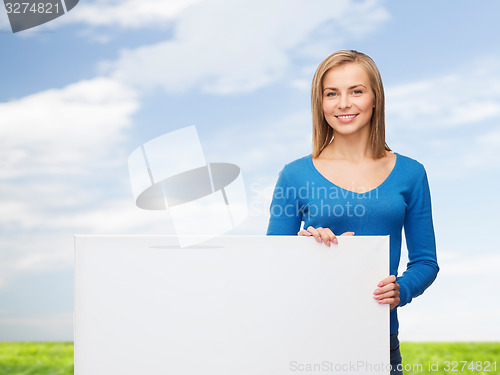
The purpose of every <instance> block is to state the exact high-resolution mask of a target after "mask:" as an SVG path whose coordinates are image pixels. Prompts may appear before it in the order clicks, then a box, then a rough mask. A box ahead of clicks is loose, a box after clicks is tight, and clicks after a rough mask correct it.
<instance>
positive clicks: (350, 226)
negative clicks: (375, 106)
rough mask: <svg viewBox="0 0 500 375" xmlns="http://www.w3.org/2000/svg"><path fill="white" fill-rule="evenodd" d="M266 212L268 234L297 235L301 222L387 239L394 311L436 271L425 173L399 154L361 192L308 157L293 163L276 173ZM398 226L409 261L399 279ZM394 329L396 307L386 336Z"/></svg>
mask: <svg viewBox="0 0 500 375" xmlns="http://www.w3.org/2000/svg"><path fill="white" fill-rule="evenodd" d="M270 211H271V218H270V220H269V226H268V229H267V234H268V235H296V234H297V232H298V231H299V230H300V227H301V224H302V222H303V223H304V228H308V227H309V226H313V227H314V228H317V227H323V228H330V229H331V230H332V232H333V233H335V234H341V233H344V232H348V231H352V232H355V235H389V236H390V273H391V275H395V276H397V282H398V284H399V285H400V289H399V292H400V295H399V298H400V303H399V305H398V307H402V306H404V305H406V304H407V303H410V302H411V300H412V299H413V298H415V297H417V296H418V295H420V294H422V293H423V292H424V290H425V289H426V288H427V287H428V286H429V285H431V283H432V282H433V281H434V279H435V278H436V275H437V273H438V271H439V267H438V264H437V259H436V242H435V236H434V227H433V223H432V210H431V197H430V191H429V184H428V181H427V174H426V172H425V169H424V166H423V165H422V164H420V163H419V162H417V161H416V160H414V159H411V158H409V157H406V156H403V155H400V154H398V153H396V164H395V166H394V168H393V169H392V171H391V173H390V174H389V176H388V177H387V178H386V179H385V180H384V182H382V184H380V185H379V186H378V187H376V188H374V189H372V190H370V191H368V192H365V193H356V192H353V191H350V190H346V189H343V188H341V187H339V186H337V185H335V184H334V183H332V182H330V181H329V180H328V179H326V178H325V177H324V176H323V175H322V174H321V173H320V172H319V171H318V170H317V169H316V167H315V166H314V164H313V161H312V157H311V155H308V156H305V157H302V158H300V159H297V160H295V161H293V162H291V163H289V164H287V165H286V166H285V167H284V168H283V170H282V171H281V172H280V175H279V178H278V182H277V183H276V187H275V189H274V194H273V199H272V202H271V207H270ZM403 228H404V231H405V237H406V245H407V249H408V260H409V262H408V264H407V268H406V271H405V272H403V274H402V275H401V276H398V267H399V262H400V256H401V240H402V229H403ZM374 289H375V286H374ZM398 329H399V323H398V318H397V308H395V309H393V310H391V313H390V333H394V332H397V331H398Z"/></svg>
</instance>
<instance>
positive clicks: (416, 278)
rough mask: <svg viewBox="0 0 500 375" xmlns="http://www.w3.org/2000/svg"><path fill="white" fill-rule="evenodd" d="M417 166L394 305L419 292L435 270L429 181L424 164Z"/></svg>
mask: <svg viewBox="0 0 500 375" xmlns="http://www.w3.org/2000/svg"><path fill="white" fill-rule="evenodd" d="M418 166H419V170H418V173H417V176H416V178H415V181H414V185H413V187H412V190H411V193H410V195H409V199H408V201H407V208H406V217H405V222H404V230H405V237H406V246H407V248H408V264H407V268H406V271H405V272H403V274H402V275H401V276H400V277H398V278H397V282H398V284H399V285H400V288H399V292H400V295H399V298H400V303H399V305H398V307H401V306H404V305H406V304H407V303H410V302H411V300H412V299H413V298H415V297H417V296H419V295H421V294H422V293H423V292H424V290H425V289H426V288H427V287H428V286H429V285H431V284H432V282H433V281H434V279H435V278H436V276H437V273H438V271H439V267H438V264H437V257H436V240H435V236H434V226H433V223H432V209H431V195H430V191H429V183H428V180H427V174H426V172H425V169H424V167H423V166H422V165H421V164H419V165H418Z"/></svg>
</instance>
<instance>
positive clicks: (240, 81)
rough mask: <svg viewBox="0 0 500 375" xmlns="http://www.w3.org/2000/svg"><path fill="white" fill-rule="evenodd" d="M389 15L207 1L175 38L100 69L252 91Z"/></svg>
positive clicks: (348, 8) (356, 6)
mask: <svg viewBox="0 0 500 375" xmlns="http://www.w3.org/2000/svg"><path fill="white" fill-rule="evenodd" d="M387 18H388V14H387V12H386V11H385V10H384V9H383V8H382V7H381V6H379V5H378V3H377V2H375V1H365V2H362V3H358V2H354V1H351V0H341V1H336V2H335V5H332V3H331V1H326V0H322V1H318V2H317V3H315V4H314V6H311V3H310V2H307V1H305V0H296V1H293V2H290V1H284V0H279V1H271V2H268V1H264V0H253V1H250V0H244V1H238V2H235V1H229V0H213V1H204V2H200V3H199V4H196V5H195V6H192V7H190V8H189V11H186V12H182V13H181V14H179V18H178V19H177V21H176V23H175V30H174V37H173V39H172V40H169V41H164V42H161V43H158V44H155V45H151V46H145V47H140V48H137V49H133V50H125V51H122V53H121V56H120V58H119V60H118V61H114V62H109V63H107V64H104V65H103V67H105V68H103V69H105V70H107V71H109V72H111V74H112V76H113V77H116V78H118V79H120V80H122V81H124V82H127V83H130V84H133V85H137V86H140V87H154V86H160V87H162V88H163V89H165V90H166V91H169V92H178V91H185V90H189V89H196V90H200V91H204V92H209V93H218V94H226V93H241V92H248V91H253V90H256V89H258V88H261V87H264V86H266V85H268V84H270V83H271V82H274V81H277V80H279V79H280V78H281V77H283V75H284V74H285V73H286V71H287V69H290V65H291V59H292V58H293V57H294V56H295V57H296V56H299V55H303V54H306V55H308V56H309V55H310V52H307V51H308V46H310V44H311V43H314V42H315V41H320V42H321V43H326V45H327V48H326V50H327V51H329V52H330V51H332V49H333V48H334V47H335V46H338V45H339V43H340V42H341V41H343V40H345V39H346V37H345V36H346V35H349V37H356V36H360V35H365V34H366V33H368V32H370V31H373V30H374V29H376V27H377V26H378V25H380V24H381V23H382V22H383V21H385V20H386V19H387ZM354 24H355V25H356V26H359V25H363V26H362V27H360V28H359V27H357V28H354V26H353V25H354ZM332 30H335V33H329V32H328V31H332ZM332 35H334V36H332ZM342 36H344V37H342ZM315 50H316V51H315V57H317V56H316V54H317V53H318V49H317V48H316V49H315ZM320 52H321V54H322V57H324V56H326V54H325V53H326V52H325V48H322V49H321V50H320Z"/></svg>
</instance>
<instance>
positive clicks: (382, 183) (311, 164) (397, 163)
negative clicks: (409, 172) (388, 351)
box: [308, 152, 401, 195]
mask: <svg viewBox="0 0 500 375" xmlns="http://www.w3.org/2000/svg"><path fill="white" fill-rule="evenodd" d="M394 155H396V163H395V164H394V167H392V170H391V172H390V173H389V175H388V176H387V177H386V178H385V180H384V181H382V182H381V183H380V184H379V185H378V186H376V187H374V188H373V189H371V190H368V191H365V192H363V193H358V192H356V191H352V190H348V189H344V188H343V187H341V186H338V185H337V184H335V183H333V182H332V181H330V180H329V179H328V178H326V177H325V176H323V174H322V173H321V172H320V171H318V169H317V168H316V166H315V165H314V163H313V160H312V154H309V157H308V160H309V163H310V166H311V167H312V169H313V170H314V173H316V174H317V175H319V176H320V178H322V179H323V180H325V181H326V182H327V183H329V184H330V185H333V186H335V187H336V188H338V189H340V190H343V191H346V192H348V193H350V194H358V195H364V194H369V193H371V192H373V191H376V190H378V189H380V188H382V187H383V186H384V185H386V184H387V183H388V182H389V180H391V179H392V176H393V175H394V174H395V171H396V169H397V168H398V165H399V164H400V159H401V157H400V156H401V155H399V154H398V153H397V152H395V153H394Z"/></svg>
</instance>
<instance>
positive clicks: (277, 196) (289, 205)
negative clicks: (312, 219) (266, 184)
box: [267, 167, 302, 235]
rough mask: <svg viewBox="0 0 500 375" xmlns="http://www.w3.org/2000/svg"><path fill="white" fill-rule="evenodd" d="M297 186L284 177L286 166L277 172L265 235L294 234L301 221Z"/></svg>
mask: <svg viewBox="0 0 500 375" xmlns="http://www.w3.org/2000/svg"><path fill="white" fill-rule="evenodd" d="M296 192H297V187H296V186H292V185H291V184H290V183H289V182H288V179H287V177H286V167H285V168H283V169H282V170H281V172H280V174H279V177H278V181H277V182H276V186H275V188H274V193H273V199H272V202H271V207H270V213H271V217H270V219H269V225H268V227H267V235H296V234H297V232H298V231H299V229H300V225H301V223H302V207H300V206H299V201H298V199H297V194H296Z"/></svg>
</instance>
